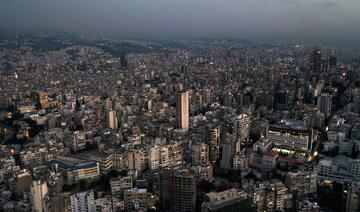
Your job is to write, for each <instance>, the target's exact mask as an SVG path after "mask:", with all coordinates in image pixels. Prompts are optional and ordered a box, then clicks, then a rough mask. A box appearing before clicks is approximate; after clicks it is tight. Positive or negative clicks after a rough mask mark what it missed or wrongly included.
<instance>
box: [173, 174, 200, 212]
mask: <svg viewBox="0 0 360 212" xmlns="http://www.w3.org/2000/svg"><path fill="white" fill-rule="evenodd" d="M195 201H196V178H195V176H194V175H191V174H190V173H189V171H188V170H175V171H174V172H173V173H172V175H171V177H170V208H171V209H172V210H173V211H177V212H180V211H181V212H191V211H195V207H196V204H195Z"/></svg>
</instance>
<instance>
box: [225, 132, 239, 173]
mask: <svg viewBox="0 0 360 212" xmlns="http://www.w3.org/2000/svg"><path fill="white" fill-rule="evenodd" d="M236 143H239V142H235V138H234V136H232V135H226V137H225V138H224V140H223V141H222V143H221V160H220V166H221V168H223V169H231V168H232V165H233V158H234V156H235V155H236Z"/></svg>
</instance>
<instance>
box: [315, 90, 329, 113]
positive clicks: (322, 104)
mask: <svg viewBox="0 0 360 212" xmlns="http://www.w3.org/2000/svg"><path fill="white" fill-rule="evenodd" d="M331 104H332V97H331V95H330V94H327V93H323V94H321V95H320V96H318V98H317V109H318V111H320V112H321V113H323V114H325V116H326V117H329V116H330V114H331Z"/></svg>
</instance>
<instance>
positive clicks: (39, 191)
mask: <svg viewBox="0 0 360 212" xmlns="http://www.w3.org/2000/svg"><path fill="white" fill-rule="evenodd" d="M47 194H48V187H47V184H46V183H42V182H41V181H33V184H32V186H31V197H32V203H33V210H34V211H36V212H43V211H46V204H45V196H46V195H47Z"/></svg>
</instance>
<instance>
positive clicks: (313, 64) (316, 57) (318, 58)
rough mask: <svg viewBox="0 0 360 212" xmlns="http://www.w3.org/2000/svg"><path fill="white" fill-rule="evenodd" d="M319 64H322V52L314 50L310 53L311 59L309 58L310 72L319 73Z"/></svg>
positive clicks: (317, 49)
mask: <svg viewBox="0 0 360 212" xmlns="http://www.w3.org/2000/svg"><path fill="white" fill-rule="evenodd" d="M321 64H322V51H321V49H319V48H315V49H314V50H313V52H312V53H311V57H310V68H311V71H314V72H319V71H321Z"/></svg>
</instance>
